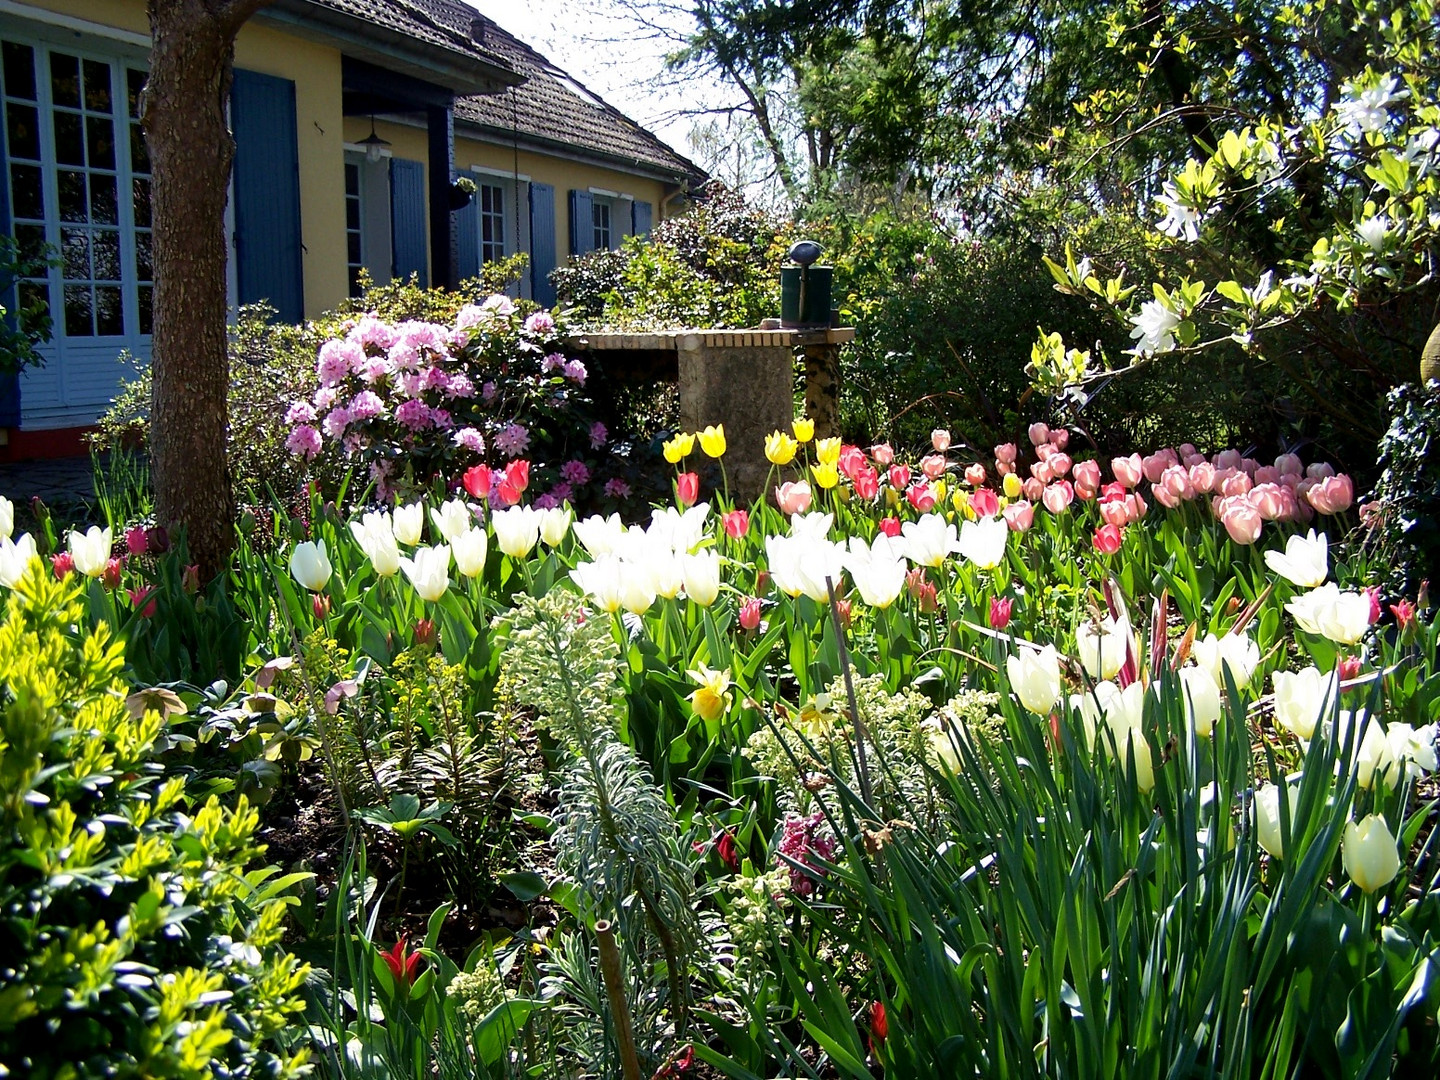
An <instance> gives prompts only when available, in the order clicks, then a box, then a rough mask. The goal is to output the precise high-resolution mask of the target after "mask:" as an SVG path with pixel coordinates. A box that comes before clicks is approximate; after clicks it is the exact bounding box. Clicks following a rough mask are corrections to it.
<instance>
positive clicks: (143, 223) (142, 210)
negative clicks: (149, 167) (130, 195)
mask: <svg viewBox="0 0 1440 1080" xmlns="http://www.w3.org/2000/svg"><path fill="white" fill-rule="evenodd" d="M130 184H131V186H132V188H133V190H134V198H135V224H136V226H137V227H139V228H141V229H148V228H149V227H150V181H149V180H141V179H139V178H138V177H137V178H136V179H134V180H132V181H130Z"/></svg>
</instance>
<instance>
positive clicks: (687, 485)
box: [675, 472, 700, 506]
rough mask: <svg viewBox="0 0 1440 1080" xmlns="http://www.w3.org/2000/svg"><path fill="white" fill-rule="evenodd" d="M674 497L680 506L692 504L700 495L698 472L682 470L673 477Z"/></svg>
mask: <svg viewBox="0 0 1440 1080" xmlns="http://www.w3.org/2000/svg"><path fill="white" fill-rule="evenodd" d="M675 497H676V498H677V499H678V500H679V501H680V505H681V506H694V505H695V500H696V499H698V498H699V497H700V474H699V473H693V472H683V473H681V474H680V475H679V476H677V477H676V478H675Z"/></svg>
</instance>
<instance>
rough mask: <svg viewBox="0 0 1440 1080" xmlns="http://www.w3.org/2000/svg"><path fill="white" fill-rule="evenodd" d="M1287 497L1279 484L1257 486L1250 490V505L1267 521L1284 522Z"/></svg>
mask: <svg viewBox="0 0 1440 1080" xmlns="http://www.w3.org/2000/svg"><path fill="white" fill-rule="evenodd" d="M1285 495H1286V491H1285V489H1284V488H1283V487H1281V486H1280V485H1279V484H1256V485H1255V486H1254V487H1253V488H1251V489H1250V505H1252V506H1253V507H1255V512H1256V513H1258V514H1259V515H1260V516H1261V517H1262V518H1264V519H1265V520H1266V521H1283V520H1284V518H1285Z"/></svg>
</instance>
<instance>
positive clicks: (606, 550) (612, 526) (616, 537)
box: [575, 514, 625, 559]
mask: <svg viewBox="0 0 1440 1080" xmlns="http://www.w3.org/2000/svg"><path fill="white" fill-rule="evenodd" d="M624 536H625V526H624V524H623V523H622V522H621V521H620V515H619V514H611V515H610V516H609V517H608V518H602V517H601V516H600V515H599V514H592V515H591V516H590V517H588V518H586V519H585V520H584V521H577V522H576V523H575V539H577V540H579V541H580V545H581V546H582V547H583V548H584V549H585V550H586V551H588V552H589V553H590V557H591V558H593V559H598V558H599V557H600V556H601V555H609V554H610V553H611V552H613V551H614V550H615V549H616V548H617V547H618V546H619V545H620V543H621V541H622V539H623V538H624Z"/></svg>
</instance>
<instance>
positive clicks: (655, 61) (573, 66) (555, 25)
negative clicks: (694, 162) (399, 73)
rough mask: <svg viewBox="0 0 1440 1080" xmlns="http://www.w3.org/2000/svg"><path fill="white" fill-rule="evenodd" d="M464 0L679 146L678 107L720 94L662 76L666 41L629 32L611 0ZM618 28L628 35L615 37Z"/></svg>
mask: <svg viewBox="0 0 1440 1080" xmlns="http://www.w3.org/2000/svg"><path fill="white" fill-rule="evenodd" d="M466 2H468V3H469V5H470V6H471V7H473V8H476V9H478V10H479V11H480V13H481V14H483V15H485V16H486V17H487V18H489V19H492V20H494V21H495V22H496V23H498V24H499V25H500V26H501V27H502V28H504V29H505V30H507V31H508V32H509V33H511V34H514V35H515V36H516V37H517V38H519V39H520V40H521V41H523V42H525V43H526V44H527V45H529V46H530V47H531V48H533V49H535V50H536V51H537V52H539V53H541V54H543V55H544V56H545V57H546V58H547V59H549V60H550V61H551V62H552V63H553V64H555V65H556V66H557V67H560V68H563V69H564V70H565V71H566V72H567V73H569V75H570V76H571V77H572V78H574V79H576V80H578V81H579V82H581V83H584V84H585V86H586V87H588V88H589V89H590V90H592V91H594V92H595V93H597V94H599V95H600V96H601V97H603V98H604V99H605V100H606V101H608V102H609V103H610V104H611V105H614V106H615V107H616V108H617V109H619V110H620V111H621V112H623V113H625V115H627V116H629V117H630V118H631V119H632V120H634V121H636V122H637V123H638V124H640V125H641V126H643V127H645V128H648V129H649V130H650V131H652V132H654V133H655V134H656V135H658V136H659V137H660V138H662V139H664V140H665V141H666V142H667V143H669V144H670V145H671V146H673V147H674V148H675V149H676V150H678V151H679V152H680V153H682V154H690V153H691V148H690V145H689V140H688V137H689V134H690V129H691V124H692V120H691V119H690V118H689V117H687V116H677V115H676V114H677V112H678V111H679V110H682V109H685V108H687V107H693V106H694V105H695V104H696V103H702V104H703V103H706V102H712V101H717V100H720V99H722V98H723V96H724V94H723V91H722V90H721V88H719V87H718V86H714V85H710V84H707V83H705V82H704V81H703V80H695V79H689V80H686V81H685V82H684V83H683V84H679V85H677V84H676V81H675V80H674V79H673V78H670V79H667V78H665V77H664V75H663V66H664V56H665V52H666V45H665V44H664V43H663V42H662V41H661V40H659V39H657V38H656V37H654V36H650V37H648V38H647V37H646V36H645V35H643V34H641V33H639V32H638V30H636V31H635V32H633V33H627V31H628V30H630V29H631V28H630V27H629V26H628V25H627V24H626V23H624V22H622V21H620V20H621V17H622V14H621V12H620V11H619V9H618V5H615V4H613V2H612V0H466ZM607 16H609V17H608V18H607ZM675 29H676V30H678V29H681V28H679V27H676V28H675ZM622 35H624V36H626V37H627V38H628V40H624V41H617V40H615V39H616V37H617V36H622Z"/></svg>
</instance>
